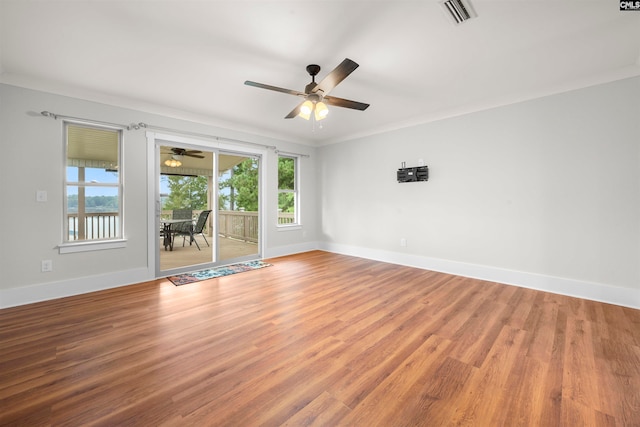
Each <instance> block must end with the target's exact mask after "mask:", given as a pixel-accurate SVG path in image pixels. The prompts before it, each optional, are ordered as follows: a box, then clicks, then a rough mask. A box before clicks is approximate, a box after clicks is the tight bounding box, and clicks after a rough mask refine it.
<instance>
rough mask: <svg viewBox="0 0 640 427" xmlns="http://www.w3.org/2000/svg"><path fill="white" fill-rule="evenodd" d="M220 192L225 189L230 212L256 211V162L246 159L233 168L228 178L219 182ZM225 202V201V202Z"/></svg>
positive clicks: (255, 160)
mask: <svg viewBox="0 0 640 427" xmlns="http://www.w3.org/2000/svg"><path fill="white" fill-rule="evenodd" d="M219 187H220V190H221V192H222V190H224V189H225V188H227V189H228V190H229V194H228V195H225V199H226V200H228V201H229V209H230V210H245V211H251V212H257V211H258V190H259V189H258V160H257V159H252V158H247V159H245V160H244V161H243V162H242V163H239V164H237V165H235V166H234V167H233V169H232V170H231V173H230V174H229V177H228V178H227V179H225V180H221V181H220V184H219ZM226 200H225V201H226Z"/></svg>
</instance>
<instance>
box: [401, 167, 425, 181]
mask: <svg viewBox="0 0 640 427" xmlns="http://www.w3.org/2000/svg"><path fill="white" fill-rule="evenodd" d="M428 180H429V166H417V167H413V168H405V167H402V168H400V169H398V182H418V181H428Z"/></svg>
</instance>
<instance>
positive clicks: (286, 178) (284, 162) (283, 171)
mask: <svg viewBox="0 0 640 427" xmlns="http://www.w3.org/2000/svg"><path fill="white" fill-rule="evenodd" d="M295 165H296V159H294V158H292V157H278V189H279V190H295V184H296V179H295V177H296V173H295Z"/></svg>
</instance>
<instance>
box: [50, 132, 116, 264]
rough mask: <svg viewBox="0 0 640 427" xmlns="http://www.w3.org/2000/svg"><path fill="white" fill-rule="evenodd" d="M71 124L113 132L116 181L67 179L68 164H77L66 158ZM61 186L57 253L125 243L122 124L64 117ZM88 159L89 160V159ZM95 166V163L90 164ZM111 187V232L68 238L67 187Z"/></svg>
mask: <svg viewBox="0 0 640 427" xmlns="http://www.w3.org/2000/svg"><path fill="white" fill-rule="evenodd" d="M71 126H75V127H82V128H87V129H95V130H101V131H112V132H114V133H116V134H117V144H118V145H117V156H116V159H117V160H116V161H117V167H118V174H117V181H116V182H113V183H111V182H109V183H104V182H103V183H100V182H92V181H80V180H76V181H70V180H69V179H68V178H69V177H68V168H69V167H70V166H77V165H74V164H71V163H70V162H69V157H68V153H69V128H70V127H71ZM62 131H63V143H64V149H63V152H64V154H63V174H64V176H63V184H62V186H63V188H62V198H63V199H62V206H63V218H62V221H63V223H62V236H61V238H62V243H61V244H60V245H58V249H59V253H61V254H62V253H75V252H84V251H94V250H103V249H114V248H121V247H125V246H126V239H125V238H124V229H125V228H124V174H123V169H124V168H123V157H124V156H123V146H124V128H123V127H119V126H110V125H105V124H101V123H100V124H99V123H94V122H90V121H83V120H64V121H63V126H62ZM89 162H92V161H89ZM106 166H107V165H106V164H103V165H100V166H98V167H99V168H103V167H104V168H105V169H106ZM90 167H92V168H95V167H96V166H90ZM70 187H76V188H80V187H83V188H85V189H86V188H114V189H116V191H117V198H118V212H117V217H116V218H117V219H116V220H115V221H114V223H115V235H114V236H113V237H106V238H92V239H84V240H70V239H69V207H68V196H69V188H70Z"/></svg>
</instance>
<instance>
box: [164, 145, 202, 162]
mask: <svg viewBox="0 0 640 427" xmlns="http://www.w3.org/2000/svg"><path fill="white" fill-rule="evenodd" d="M164 154H171V156H172V157H174V158H175V156H187V157H195V158H198V159H204V156H203V155H202V151H199V150H185V149H184V148H175V147H172V148H171V152H170V153H164Z"/></svg>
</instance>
